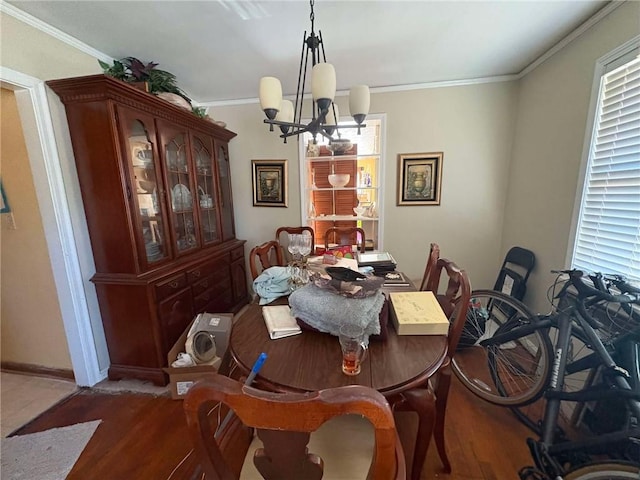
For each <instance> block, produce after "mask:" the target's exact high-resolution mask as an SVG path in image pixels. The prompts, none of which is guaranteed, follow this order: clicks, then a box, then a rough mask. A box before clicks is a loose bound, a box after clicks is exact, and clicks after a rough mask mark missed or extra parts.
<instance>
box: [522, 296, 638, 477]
mask: <svg viewBox="0 0 640 480" xmlns="http://www.w3.org/2000/svg"><path fill="white" fill-rule="evenodd" d="M585 317H587V318H588V313H586V311H585V309H584V305H583V304H581V303H580V302H578V303H577V306H574V307H572V308H571V309H569V310H568V311H562V312H558V314H557V316H556V320H557V322H552V321H551V320H549V319H547V322H548V323H557V325H556V326H557V328H558V339H557V343H556V346H555V353H554V360H553V365H552V374H551V379H550V382H549V386H548V388H547V390H546V391H545V394H544V396H545V398H546V399H547V404H546V408H545V412H544V420H543V426H542V437H541V439H540V441H539V442H534V441H531V442H528V443H529V448H530V449H531V453H532V456H533V457H534V459H536V463H539V462H540V463H545V464H547V465H548V468H549V467H550V468H551V469H553V470H555V472H554V474H555V475H561V474H562V472H563V469H562V468H561V467H560V466H559V465H558V464H557V462H556V461H555V460H554V457H557V456H558V455H560V454H565V453H569V452H587V451H593V450H594V449H597V448H598V447H601V446H605V445H608V444H611V443H614V442H618V441H624V440H627V439H629V438H640V428H639V427H638V426H637V424H636V425H635V426H633V427H632V428H630V429H627V430H624V431H620V432H614V433H608V434H604V435H599V436H598V437H596V438H593V437H592V438H587V439H585V440H580V441H563V442H560V443H555V444H554V440H555V438H554V437H555V432H556V429H555V426H556V425H557V422H558V416H559V414H560V406H561V403H562V401H566V400H569V401H580V402H584V401H589V400H596V399H601V398H610V397H614V396H619V395H623V396H625V397H627V398H628V401H627V403H628V405H629V408H630V410H631V412H632V414H633V415H634V416H635V417H636V419H640V394H639V393H638V392H634V391H632V390H631V387H630V385H629V382H628V381H627V379H626V377H627V376H628V373H627V372H626V371H624V370H623V369H621V368H620V367H618V366H617V364H616V362H615V361H614V360H613V358H612V357H611V355H610V354H609V352H608V351H607V349H606V347H605V346H604V345H603V343H602V341H601V340H600V339H599V337H598V336H597V334H596V333H595V331H594V329H593V327H592V326H591V324H590V322H588V321H587V319H586V318H585ZM574 321H575V322H577V325H578V326H579V327H580V330H581V333H582V334H584V335H585V337H586V338H585V339H586V340H588V342H589V344H590V345H591V347H592V349H593V350H594V352H593V353H592V354H590V355H589V356H587V357H585V359H588V360H586V361H585V359H581V360H578V361H577V362H574V363H573V364H570V365H567V357H568V354H567V352H568V348H569V342H570V341H571V336H572V328H573V326H574ZM636 335H637V332H631V333H629V334H626V335H624V336H622V337H620V339H618V340H617V341H618V343H619V342H621V341H623V340H625V339H626V340H628V339H629V338H631V337H634V336H636ZM614 343H615V342H614ZM576 364H577V367H579V368H577V367H576ZM595 365H602V366H604V367H605V368H607V369H609V370H611V371H613V372H614V379H613V382H614V383H615V384H616V386H617V387H618V388H619V390H611V389H610V390H606V391H604V390H602V389H598V388H593V387H588V388H585V389H583V390H581V391H579V392H573V393H565V392H563V385H564V377H565V373H569V372H571V373H573V372H577V371H580V370H586V369H589V368H592V367H593V366H595ZM539 466H541V465H539Z"/></svg>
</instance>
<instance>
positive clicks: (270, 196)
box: [251, 160, 288, 207]
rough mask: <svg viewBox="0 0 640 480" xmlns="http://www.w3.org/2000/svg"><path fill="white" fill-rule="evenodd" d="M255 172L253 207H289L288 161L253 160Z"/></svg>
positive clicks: (252, 164)
mask: <svg viewBox="0 0 640 480" xmlns="http://www.w3.org/2000/svg"><path fill="white" fill-rule="evenodd" d="M251 166H252V170H253V205H254V206H255V207H286V206H287V196H288V195H287V181H288V179H287V161H286V160H251Z"/></svg>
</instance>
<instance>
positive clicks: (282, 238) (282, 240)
mask: <svg viewBox="0 0 640 480" xmlns="http://www.w3.org/2000/svg"><path fill="white" fill-rule="evenodd" d="M306 232H308V234H309V235H311V252H312V254H313V252H314V251H315V249H316V238H315V233H314V231H313V228H311V227H307V226H304V227H280V228H278V229H277V230H276V241H277V242H278V243H279V244H280V247H281V249H282V258H284V259H285V260H286V261H287V262H288V261H289V260H291V254H290V253H289V251H288V250H287V246H288V245H289V237H288V235H289V234H296V233H297V234H305V235H306V234H307V233H306ZM285 233H286V234H287V235H283V234H285Z"/></svg>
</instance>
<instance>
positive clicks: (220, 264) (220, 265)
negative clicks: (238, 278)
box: [187, 257, 229, 285]
mask: <svg viewBox="0 0 640 480" xmlns="http://www.w3.org/2000/svg"><path fill="white" fill-rule="evenodd" d="M228 266H229V260H228V259H227V258H225V257H220V258H219V259H218V260H216V261H214V262H208V263H203V264H202V265H199V266H198V267H197V268H194V269H191V270H189V271H187V279H188V281H189V283H191V284H192V285H193V284H194V282H197V281H199V280H201V279H203V278H205V277H206V276H208V275H211V274H214V273H216V272H217V273H219V272H221V271H226V269H227V268H228Z"/></svg>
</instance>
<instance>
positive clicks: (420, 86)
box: [198, 75, 519, 107]
mask: <svg viewBox="0 0 640 480" xmlns="http://www.w3.org/2000/svg"><path fill="white" fill-rule="evenodd" d="M518 79H519V77H518V75H499V76H495V77H481V78H470V79H464V80H446V81H440V82H426V83H412V84H408V85H389V86H387V87H369V90H370V91H371V93H392V92H406V91H409V90H425V89H427V88H446V87H464V86H467V85H478V84H481V83H496V82H510V81H512V80H518ZM347 96H349V91H348V90H340V91H337V92H336V97H347ZM283 98H286V99H289V100H295V99H296V97H295V95H284V97H283ZM310 98H311V94H308V93H307V94H305V95H304V99H305V100H308V99H310ZM252 103H260V99H259V98H257V97H253V98H240V99H235V100H214V101H210V102H201V103H198V106H199V107H231V106H237V105H248V104H252Z"/></svg>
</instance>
